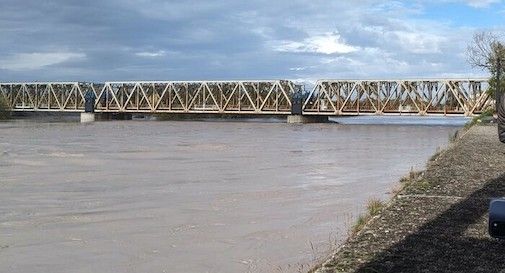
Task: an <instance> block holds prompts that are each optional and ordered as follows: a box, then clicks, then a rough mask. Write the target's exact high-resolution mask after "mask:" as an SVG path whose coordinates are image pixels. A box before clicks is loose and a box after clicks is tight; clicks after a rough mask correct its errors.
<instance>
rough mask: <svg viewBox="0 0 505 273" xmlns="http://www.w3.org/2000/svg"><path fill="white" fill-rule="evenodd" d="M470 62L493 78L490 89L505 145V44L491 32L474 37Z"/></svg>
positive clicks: (500, 134) (469, 51) (470, 48)
mask: <svg viewBox="0 0 505 273" xmlns="http://www.w3.org/2000/svg"><path fill="white" fill-rule="evenodd" d="M468 61H469V63H470V64H471V65H472V66H474V67H479V68H481V69H485V70H488V71H489V72H490V73H491V75H492V77H491V79H490V81H489V82H490V89H491V90H492V91H493V93H494V95H495V99H496V113H497V117H498V118H497V119H498V134H499V137H500V141H501V142H503V143H505V88H504V87H505V80H504V79H503V75H504V74H505V71H504V69H505V43H503V42H502V41H500V40H499V39H498V37H497V36H496V35H494V34H492V33H489V32H481V33H477V34H475V35H474V38H473V43H472V44H471V45H470V46H468Z"/></svg>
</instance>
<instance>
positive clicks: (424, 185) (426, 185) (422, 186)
mask: <svg viewBox="0 0 505 273" xmlns="http://www.w3.org/2000/svg"><path fill="white" fill-rule="evenodd" d="M413 186H414V187H415V188H416V189H418V190H421V191H427V190H429V189H431V184H430V182H428V180H424V179H423V180H421V181H419V182H417V183H415V184H414V185H413Z"/></svg>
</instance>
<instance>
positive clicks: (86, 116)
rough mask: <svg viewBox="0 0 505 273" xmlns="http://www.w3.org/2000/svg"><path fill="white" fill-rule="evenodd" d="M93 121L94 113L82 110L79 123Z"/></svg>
mask: <svg viewBox="0 0 505 273" xmlns="http://www.w3.org/2000/svg"><path fill="white" fill-rule="evenodd" d="M94 121H95V113H88V112H84V113H81V123H88V122H94Z"/></svg>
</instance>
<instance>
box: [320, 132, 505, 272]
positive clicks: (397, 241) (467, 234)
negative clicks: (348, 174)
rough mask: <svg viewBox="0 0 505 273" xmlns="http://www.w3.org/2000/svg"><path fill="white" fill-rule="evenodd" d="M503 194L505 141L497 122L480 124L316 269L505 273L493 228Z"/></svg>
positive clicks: (504, 248)
mask: <svg viewBox="0 0 505 273" xmlns="http://www.w3.org/2000/svg"><path fill="white" fill-rule="evenodd" d="M502 196H505V145H503V144H501V143H500V142H499V141H498V136H497V130H496V127H495V126H474V127H473V128H471V129H470V130H469V131H467V132H465V133H464V134H463V136H461V138H460V139H458V140H457V141H456V142H455V143H454V144H453V145H451V147H449V148H448V149H447V150H446V151H444V152H443V153H441V154H440V155H438V156H437V157H436V158H434V159H433V160H432V161H430V162H429V163H428V166H427V169H426V171H425V172H423V173H422V174H420V175H419V176H417V177H415V178H412V179H407V180H406V181H404V182H403V189H401V190H400V191H399V192H398V194H397V195H396V196H395V197H394V198H393V199H392V200H391V201H390V202H389V204H387V205H386V206H385V208H383V209H382V212H381V213H380V214H379V215H378V216H376V217H374V218H372V220H371V221H370V222H368V223H367V225H366V226H365V227H364V228H363V229H361V231H359V232H358V233H356V234H355V235H354V236H351V238H350V239H349V240H348V241H347V242H346V243H345V244H344V245H343V246H342V247H341V248H340V249H339V250H338V251H337V252H336V253H335V254H334V255H333V257H332V258H330V259H329V260H328V261H326V262H325V263H324V264H323V265H322V266H321V267H320V268H318V269H317V270H316V272H321V273H323V272H324V273H329V272H505V262H504V257H505V242H501V241H498V240H495V239H492V238H490V237H489V235H488V234H487V224H488V223H487V213H488V204H489V201H490V199H491V198H494V197H502Z"/></svg>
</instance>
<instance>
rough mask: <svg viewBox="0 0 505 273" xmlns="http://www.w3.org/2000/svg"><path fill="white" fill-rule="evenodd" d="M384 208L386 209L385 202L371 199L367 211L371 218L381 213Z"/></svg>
mask: <svg viewBox="0 0 505 273" xmlns="http://www.w3.org/2000/svg"><path fill="white" fill-rule="evenodd" d="M382 208H384V202H382V201H381V200H378V199H370V200H369V201H368V204H367V209H368V214H369V215H370V216H372V217H373V216H376V215H378V214H379V213H380V212H381V211H382Z"/></svg>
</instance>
